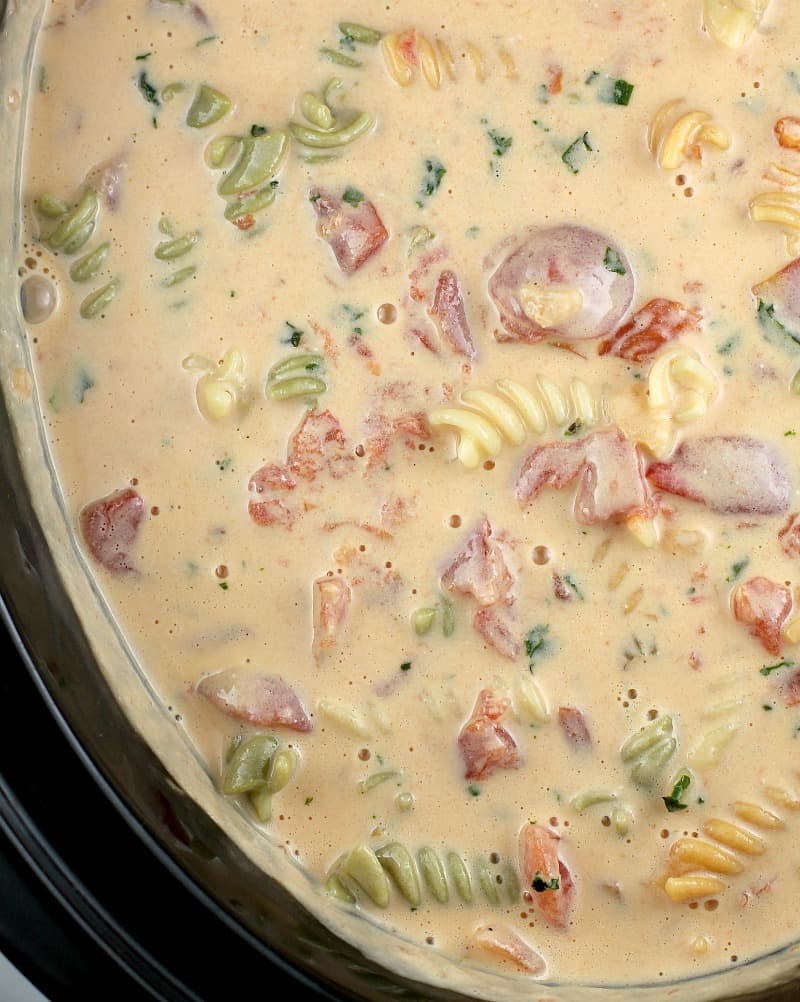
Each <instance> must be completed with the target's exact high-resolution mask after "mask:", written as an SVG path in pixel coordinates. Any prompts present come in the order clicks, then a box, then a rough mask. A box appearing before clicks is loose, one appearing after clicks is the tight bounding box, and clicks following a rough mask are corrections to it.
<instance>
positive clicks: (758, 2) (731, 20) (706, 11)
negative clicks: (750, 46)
mask: <svg viewBox="0 0 800 1002" xmlns="http://www.w3.org/2000/svg"><path fill="white" fill-rule="evenodd" d="M769 2H770V0H703V24H704V25H705V28H706V30H707V31H708V33H709V35H711V37H712V38H713V39H714V41H716V42H719V43H720V44H722V45H727V47H728V48H729V49H740V48H741V47H742V46H743V45H744V44H745V42H746V41H747V40H748V38H750V36H751V35H752V34H753V32H754V31H755V30H756V28H758V26H759V25H760V24H761V21H762V19H763V17H764V13H765V12H766V9H767V7H768V6H769Z"/></svg>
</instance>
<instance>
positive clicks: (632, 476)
mask: <svg viewBox="0 0 800 1002" xmlns="http://www.w3.org/2000/svg"><path fill="white" fill-rule="evenodd" d="M798 52H800V19H798V17H797V13H796V10H795V7H794V5H793V4H792V3H791V0H772V2H768V0H705V2H701V0H680V2H678V3H675V2H666V0H641V2H638V3H625V2H624V0H623V2H619V0H618V2H611V0H564V2H555V3H546V4H545V3H538V4H537V3H529V4H524V3H520V2H509V3H503V4H499V3H488V2H486V0H461V2H458V0H453V2H450V3H447V4H444V5H439V6H438V7H436V8H435V9H434V8H433V7H432V5H431V4H425V3H422V2H419V0H403V2H392V0H389V2H387V3H385V4H381V5H375V4H371V3H367V2H366V0H350V2H349V3H348V4H346V5H345V6H342V4H341V3H337V4H332V3H329V2H327V0H321V2H319V3H316V4H314V5H309V4H305V5H303V4H297V5H289V6H287V5H284V4H281V5H278V4H276V3H271V2H267V0H261V2H255V0H254V2H247V3H223V2H221V0H199V2H198V3H194V2H191V0H185V2H184V0H150V2H146V0H137V2H136V3H127V4H123V3H114V2H112V0H94V2H92V0H88V2H79V0H75V2H67V0H54V2H51V3H49V4H47V5H46V8H45V11H44V17H43V22H42V26H41V30H40V35H39V39H38V49H37V54H36V58H35V66H34V69H33V74H32V78H31V81H30V88H29V93H28V94H27V99H28V102H27V113H28V120H27V139H26V148H25V162H24V234H25V237H24V239H25V245H24V248H23V250H22V253H21V256H20V259H19V262H18V265H19V275H20V292H21V309H22V312H23V314H24V318H25V320H26V323H27V331H28V337H29V343H30V345H31V352H32V358H33V360H34V362H35V367H34V377H35V387H36V397H35V400H36V402H37V405H38V407H39V408H40V410H41V419H42V421H43V422H44V425H45V427H46V431H47V436H48V440H49V443H50V448H51V450H52V455H53V458H54V462H55V464H56V467H57V470H58V474H59V478H60V485H61V490H62V491H63V498H64V500H65V503H66V506H67V507H68V510H69V512H70V513H71V521H72V525H73V527H74V532H75V534H76V538H77V539H78V541H79V546H80V548H81V550H82V553H83V555H84V557H85V559H86V565H87V568H88V570H89V572H90V573H91V574H92V575H93V576H94V580H95V581H96V584H97V586H98V587H99V588H100V589H101V591H102V594H103V596H104V599H105V601H106V602H107V604H108V608H109V609H110V610H111V613H112V614H113V616H114V617H115V619H116V621H117V622H118V624H119V627H120V629H121V630H122V632H123V634H124V637H125V639H126V642H127V643H128V644H129V645H130V648H131V650H132V651H133V652H134V655H135V658H136V661H137V663H138V665H139V666H140V668H141V671H142V672H143V673H144V675H145V677H146V678H147V680H148V681H149V684H150V685H151V686H152V687H153V689H154V690H155V692H156V693H157V695H158V699H159V701H160V703H161V704H162V706H163V708H164V715H165V716H167V715H168V716H169V718H170V720H171V726H172V728H173V729H174V730H176V731H179V732H180V733H182V734H183V735H184V736H185V739H186V741H187V742H190V743H191V745H192V747H194V748H195V749H196V752H197V755H198V756H199V757H200V759H201V761H202V763H203V766H204V769H205V770H206V772H207V774H208V776H209V777H210V779H211V781H212V782H213V784H214V786H215V787H216V788H217V789H218V791H219V793H218V796H219V797H220V798H225V802H226V803H227V804H228V805H229V807H230V809H231V812H232V813H233V812H235V814H236V817H237V818H239V819H240V827H242V828H246V829H247V830H249V831H251V832H252V833H254V835H255V838H253V839H252V840H251V843H250V845H251V846H252V845H253V844H256V843H263V844H264V845H265V846H266V845H269V846H273V847H277V849H279V850H280V852H279V853H278V856H280V855H283V856H286V857H289V858H290V859H291V860H293V862H294V864H296V866H297V867H299V869H300V871H301V872H302V873H304V874H306V875H307V876H308V877H309V878H310V883H311V890H310V891H309V892H308V893H309V901H310V902H311V907H313V908H314V910H315V911H316V912H317V914H319V915H320V916H321V917H323V919H324V920H325V921H326V922H327V923H328V924H329V925H330V926H331V927H333V928H334V929H337V930H339V931H340V932H342V934H343V935H345V936H346V937H348V938H349V939H351V940H353V941H354V942H356V943H357V944H358V945H361V946H362V947H363V948H364V949H366V950H367V951H368V952H370V954H371V955H373V956H378V957H380V958H382V959H383V960H384V961H385V960H386V957H387V956H388V957H389V958H393V959H390V960H389V961H388V964H389V966H392V965H393V964H396V965H397V966H402V968H403V970H404V971H405V972H406V973H411V974H413V975H415V976H417V977H420V978H428V979H430V980H431V981H435V982H437V983H448V984H453V985H455V986H456V987H459V988H460V989H461V990H464V991H471V992H474V993H475V994H480V995H482V996H484V997H487V998H494V997H501V996H502V997H511V998H513V997H515V996H517V995H518V996H519V997H520V998H521V997H527V994H526V993H528V992H529V991H530V987H531V982H532V981H533V982H537V981H540V982H544V983H545V984H550V983H551V982H553V983H557V982H558V983H566V984H574V985H577V984H607V985H618V986H619V985H629V984H658V983H667V982H670V981H672V980H674V979H677V978H686V977H690V976H694V975H699V974H706V973H711V972H719V971H724V970H730V969H732V968H734V967H737V966H741V965H744V964H745V962H747V961H750V960H752V959H753V958H756V957H759V956H761V955H762V954H765V953H768V952H770V951H773V950H775V949H776V948H779V947H782V946H784V945H785V944H788V943H790V942H792V941H793V940H794V939H796V938H797V934H798V919H797V909H796V901H797V895H798V890H800V887H799V886H798V876H799V875H800V870H799V869H798V867H799V866H800V859H798V856H797V846H798V844H800V843H799V842H798V839H799V838H800V772H798V747H799V746H798V742H800V712H798V705H799V704H800V669H799V668H798V667H797V666H796V661H797V658H798V647H797V645H798V643H800V610H798V609H797V608H796V606H797V599H796V594H795V587H796V585H797V584H798V581H799V579H800V574H799V573H798V556H799V555H800V521H798V515H797V512H798V509H800V502H799V501H798V496H797V491H798V467H797V444H796V442H797V434H798V433H800V403H799V402H798V393H799V392H800V388H799V387H798V382H799V381H800V380H798V376H797V375H796V372H797V369H798V346H799V345H800V258H798V259H797V260H795V258H796V256H797V254H798V253H800V195H799V194H798V192H800V117H798V116H800V61H798V55H797V54H798ZM276 865H277V864H276ZM284 865H287V866H288V865H289V864H288V863H286V864H284ZM354 914H355V915H360V916H362V918H364V919H366V921H359V922H354V921H352V917H353V915H354ZM387 936H388V937H389V938H387ZM401 944H402V946H401ZM404 951H405V952H404ZM401 955H402V963H401ZM455 970H457V971H458V975H457V976H456V975H454V974H453V971H455Z"/></svg>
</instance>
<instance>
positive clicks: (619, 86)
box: [612, 80, 633, 108]
mask: <svg viewBox="0 0 800 1002" xmlns="http://www.w3.org/2000/svg"><path fill="white" fill-rule="evenodd" d="M632 94H633V84H632V83H628V81H627V80H615V81H614V89H613V92H612V100H613V103H614V104H621V105H622V106H623V107H625V108H627V106H628V104H629V103H630V100H631V95H632Z"/></svg>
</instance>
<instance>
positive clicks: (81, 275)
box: [69, 241, 111, 282]
mask: <svg viewBox="0 0 800 1002" xmlns="http://www.w3.org/2000/svg"><path fill="white" fill-rule="evenodd" d="M110 251H111V245H110V244H109V242H108V241H106V242H105V243H102V244H100V245H99V246H98V247H95V249H94V250H93V251H89V253H88V254H85V255H84V256H83V257H81V258H78V260H77V261H75V262H74V264H73V265H72V267H71V268H70V269H69V277H70V278H71V279H72V281H73V282H88V281H89V280H90V279H92V278H94V276H95V275H96V274H97V273H98V271H100V269H101V268H102V267H103V265H104V264H105V263H106V259H107V257H108V255H109V253H110Z"/></svg>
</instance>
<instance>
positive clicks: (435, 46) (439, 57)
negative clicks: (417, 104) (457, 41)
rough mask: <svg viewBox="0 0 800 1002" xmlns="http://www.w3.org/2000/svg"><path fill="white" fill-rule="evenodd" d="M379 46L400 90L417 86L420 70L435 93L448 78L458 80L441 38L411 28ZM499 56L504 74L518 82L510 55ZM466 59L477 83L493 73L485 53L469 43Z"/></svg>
mask: <svg viewBox="0 0 800 1002" xmlns="http://www.w3.org/2000/svg"><path fill="white" fill-rule="evenodd" d="M380 45H381V54H382V56H383V61H384V65H385V67H386V70H387V72H388V74H389V76H390V77H391V78H392V80H394V82H395V83H397V84H399V85H400V86H401V87H408V86H410V85H411V84H412V83H413V82H414V80H415V79H416V78H417V72H416V71H417V70H419V73H420V75H421V76H422V79H423V80H424V81H425V82H426V83H427V85H428V86H429V87H430V88H431V89H432V90H439V88H440V87H441V85H442V81H443V80H444V79H445V78H447V79H449V80H456V79H457V72H456V60H455V56H454V54H453V50H452V48H451V46H450V44H449V43H448V42H447V41H445V40H444V39H442V38H434V39H430V38H428V36H427V35H424V34H423V33H422V32H420V31H417V30H416V29H414V28H410V29H409V30H407V31H403V32H399V33H395V34H388V35H384V36H383V38H382V39H381V43H380ZM497 55H498V59H499V63H500V67H501V69H502V72H503V74H504V75H505V76H506V77H508V78H509V79H511V80H514V79H516V76H517V67H516V64H515V62H514V59H513V57H512V56H511V54H510V53H509V52H508V51H507V50H505V49H500V50H498V53H497ZM463 56H464V57H465V58H466V59H467V60H468V61H469V63H470V65H471V67H472V73H473V75H474V77H475V79H476V80H478V81H479V82H483V81H484V80H486V78H487V77H488V75H489V72H490V71H489V69H488V68H487V62H486V58H485V56H484V54H483V51H482V50H481V49H480V48H479V47H478V46H477V45H476V44H475V43H474V42H466V43H465V45H464V47H463Z"/></svg>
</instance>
